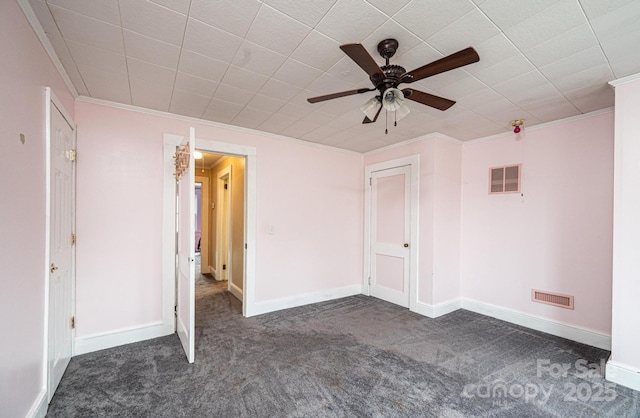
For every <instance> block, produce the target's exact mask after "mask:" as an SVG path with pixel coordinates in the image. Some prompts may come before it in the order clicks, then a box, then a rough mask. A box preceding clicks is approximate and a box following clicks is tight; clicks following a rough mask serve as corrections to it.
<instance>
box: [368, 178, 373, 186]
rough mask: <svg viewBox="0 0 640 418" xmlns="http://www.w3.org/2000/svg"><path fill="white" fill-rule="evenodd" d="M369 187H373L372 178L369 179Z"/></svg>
mask: <svg viewBox="0 0 640 418" xmlns="http://www.w3.org/2000/svg"><path fill="white" fill-rule="evenodd" d="M369 186H373V177H369Z"/></svg>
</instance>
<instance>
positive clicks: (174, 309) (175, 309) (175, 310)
mask: <svg viewBox="0 0 640 418" xmlns="http://www.w3.org/2000/svg"><path fill="white" fill-rule="evenodd" d="M173 315H174V316H178V305H173Z"/></svg>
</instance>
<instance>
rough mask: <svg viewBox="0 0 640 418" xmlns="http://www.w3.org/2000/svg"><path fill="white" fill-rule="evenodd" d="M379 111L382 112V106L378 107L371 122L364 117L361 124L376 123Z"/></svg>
mask: <svg viewBox="0 0 640 418" xmlns="http://www.w3.org/2000/svg"><path fill="white" fill-rule="evenodd" d="M381 110H382V105H380V107H379V108H378V111H377V112H376V115H375V116H374V118H373V120H371V119H369V118H368V117H367V116H365V117H364V120H363V121H362V123H373V122H375V121H377V120H378V115H379V114H380V111H381Z"/></svg>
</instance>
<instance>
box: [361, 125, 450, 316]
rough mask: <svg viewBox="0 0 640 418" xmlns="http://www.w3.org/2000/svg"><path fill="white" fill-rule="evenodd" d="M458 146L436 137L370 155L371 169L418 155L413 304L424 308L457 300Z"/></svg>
mask: <svg viewBox="0 0 640 418" xmlns="http://www.w3.org/2000/svg"><path fill="white" fill-rule="evenodd" d="M461 152H462V144H461V143H456V142H454V141H451V140H448V139H445V138H444V137H439V136H437V135H436V136H429V137H428V138H426V139H424V140H421V141H416V142H412V143H408V144H406V145H402V146H398V147H394V148H390V149H385V150H380V151H378V152H375V151H374V152H372V153H369V154H367V155H366V156H365V160H364V164H365V165H371V164H375V163H379V162H382V161H388V160H393V159H396V158H400V157H405V156H409V155H416V154H418V155H420V202H419V215H418V216H419V222H418V223H419V234H418V235H419V237H418V240H419V249H418V254H419V255H418V263H419V264H418V301H419V302H423V303H426V304H429V305H435V304H438V303H442V302H446V301H449V300H451V299H457V298H459V297H460V296H461V295H460V278H459V264H460V263H459V257H460V243H459V241H460V175H461V174H460V169H461Z"/></svg>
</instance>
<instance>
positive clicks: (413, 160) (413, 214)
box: [362, 154, 420, 312]
mask: <svg viewBox="0 0 640 418" xmlns="http://www.w3.org/2000/svg"><path fill="white" fill-rule="evenodd" d="M404 166H409V167H410V168H411V174H410V176H411V191H410V202H411V207H410V220H409V222H410V226H409V250H410V251H409V310H411V311H413V312H417V308H418V247H419V242H418V235H419V234H418V231H419V226H420V225H419V222H418V221H419V217H418V213H419V209H420V208H419V204H420V155H419V154H415V155H409V156H406V157H401V158H396V159H393V160H388V161H382V162H379V163H376V164H371V165H367V166H365V168H364V172H365V175H364V182H365V183H364V225H365V226H364V269H363V271H364V276H363V278H362V293H363V294H365V295H367V296H371V290H370V284H369V281H370V278H371V259H372V257H371V248H372V245H371V235H372V234H371V228H372V222H373V219H372V216H371V214H372V209H373V202H372V201H371V199H372V196H373V193H372V190H371V188H372V180H371V178H372V174H373V173H374V172H377V171H383V170H388V169H392V168H398V167H404Z"/></svg>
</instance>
